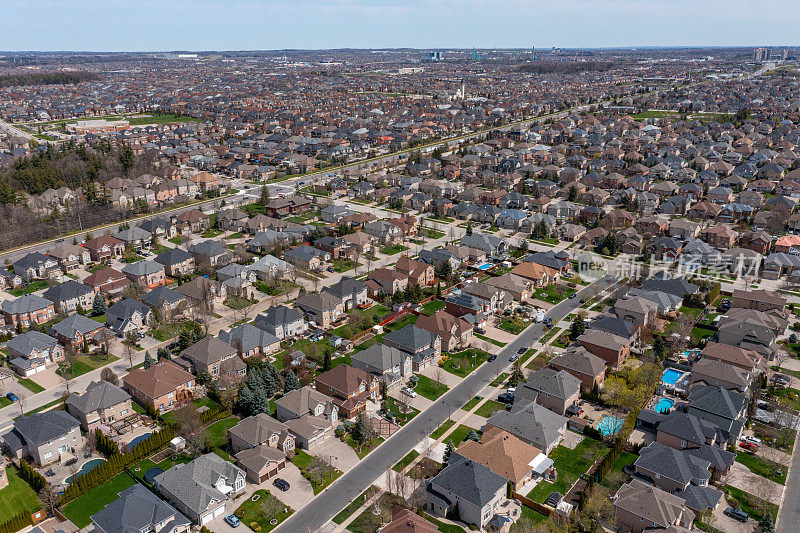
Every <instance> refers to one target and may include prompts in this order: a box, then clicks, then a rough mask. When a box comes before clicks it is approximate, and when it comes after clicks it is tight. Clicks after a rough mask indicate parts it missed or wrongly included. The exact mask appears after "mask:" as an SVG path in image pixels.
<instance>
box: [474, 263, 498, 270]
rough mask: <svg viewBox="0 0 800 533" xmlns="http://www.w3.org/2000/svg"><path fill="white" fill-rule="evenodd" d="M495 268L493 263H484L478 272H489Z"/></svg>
mask: <svg viewBox="0 0 800 533" xmlns="http://www.w3.org/2000/svg"><path fill="white" fill-rule="evenodd" d="M493 266H494V265H493V264H492V263H484V264H482V265H481V266H479V267H477V268H478V270H489V269H490V268H492V267H493Z"/></svg>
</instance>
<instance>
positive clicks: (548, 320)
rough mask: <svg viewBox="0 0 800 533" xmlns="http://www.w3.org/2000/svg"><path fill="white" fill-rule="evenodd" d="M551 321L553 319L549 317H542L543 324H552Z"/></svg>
mask: <svg viewBox="0 0 800 533" xmlns="http://www.w3.org/2000/svg"><path fill="white" fill-rule="evenodd" d="M552 323H553V319H552V318H551V317H547V318H545V319H544V324H545V325H547V324H552Z"/></svg>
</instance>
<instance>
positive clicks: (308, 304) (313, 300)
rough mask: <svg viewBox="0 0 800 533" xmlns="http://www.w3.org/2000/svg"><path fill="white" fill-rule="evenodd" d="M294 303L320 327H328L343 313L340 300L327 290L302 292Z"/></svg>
mask: <svg viewBox="0 0 800 533" xmlns="http://www.w3.org/2000/svg"><path fill="white" fill-rule="evenodd" d="M295 305H296V306H297V308H298V309H300V310H301V311H302V312H303V313H304V314H305V315H306V318H307V319H308V320H309V321H310V322H314V323H315V324H316V325H317V326H319V327H321V328H329V327H330V326H331V325H332V324H334V323H335V322H336V321H338V320H339V319H340V318H341V317H342V315H343V313H344V305H343V304H342V301H341V300H340V299H339V298H338V297H337V296H334V295H332V294H330V293H328V292H318V293H306V294H302V295H300V297H299V298H297V301H296V302H295Z"/></svg>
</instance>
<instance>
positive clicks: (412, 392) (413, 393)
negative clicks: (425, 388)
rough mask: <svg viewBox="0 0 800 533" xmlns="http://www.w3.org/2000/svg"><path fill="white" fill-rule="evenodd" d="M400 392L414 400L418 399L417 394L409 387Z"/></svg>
mask: <svg viewBox="0 0 800 533" xmlns="http://www.w3.org/2000/svg"><path fill="white" fill-rule="evenodd" d="M400 392H402V393H403V394H405V395H406V396H411V397H412V398H416V397H417V393H416V392H414V390H413V389H409V388H408V387H403V388H402V389H400Z"/></svg>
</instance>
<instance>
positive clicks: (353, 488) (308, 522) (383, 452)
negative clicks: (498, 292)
mask: <svg viewBox="0 0 800 533" xmlns="http://www.w3.org/2000/svg"><path fill="white" fill-rule="evenodd" d="M612 283H613V279H611V278H610V277H608V276H606V277H603V278H600V279H599V280H597V281H596V282H594V283H592V284H591V285H588V286H587V287H584V288H583V289H582V290H581V291H580V292H579V293H578V296H579V297H580V296H585V295H588V294H590V292H591V291H594V290H596V289H600V290H604V289H606V288H607V287H608V286H610V285H611V284H612ZM579 306H580V298H573V299H565V300H563V301H562V302H560V303H559V304H557V305H556V306H554V307H553V308H552V309H550V310H549V311H548V312H547V314H546V316H547V317H551V318H553V322H558V321H559V320H561V319H562V318H563V317H564V316H566V315H567V314H569V313H571V312H572V311H574V310H575V309H577V308H578V307H579ZM544 331H545V329H544V326H542V324H532V325H530V326H529V327H528V328H527V329H526V330H525V331H523V332H522V333H521V334H520V335H519V336H518V337H517V338H516V339H515V340H514V341H513V342H511V343H510V344H508V345H506V346H505V347H504V348H503V349H502V350H501V351H500V354H499V356H498V357H497V359H496V360H495V361H493V362H491V363H484V364H483V365H481V366H480V367H479V368H478V369H476V370H475V371H474V372H473V373H472V374H470V375H469V376H467V377H466V378H465V379H464V380H463V381H462V382H461V383H460V384H459V385H457V386H456V387H454V388H452V389H450V390H449V391H448V392H447V393H446V394H444V395H443V396H442V397H441V398H439V399H438V400H437V401H435V402H434V403H433V404H432V405H431V406H430V407H429V408H428V409H427V410H426V411H424V412H422V413H420V414H419V415H417V416H416V417H415V418H414V419H413V420H411V421H410V422H409V423H408V424H406V425H405V426H403V428H402V429H400V430H399V431H398V432H397V433H395V434H394V435H393V436H392V437H390V438H389V439H388V440H387V441H386V442H384V443H383V444H381V445H380V447H379V448H378V449H377V450H378V452H377V453H371V454H369V455H368V456H367V457H365V458H364V459H363V460H362V461H361V462H359V463H358V464H356V465H355V467H354V468H353V469H352V470H350V471H349V472H347V473H345V474H344V475H343V476H342V477H341V478H339V479H338V480H337V481H336V482H334V483H333V484H332V485H330V486H329V487H328V488H327V489H326V490H324V491H323V492H321V493H320V494H319V495H317V497H316V498H314V499H313V500H312V501H311V502H309V503H308V504H306V505H305V507H303V508H302V509H300V510H299V511H297V512H296V513H295V514H293V515H292V516H291V517H290V518H288V519H287V520H285V521H284V522H283V523H282V524H281V525H280V526H278V527H277V528H276V529H275V530H274V531H280V532H287V533H290V532H308V533H311V532H316V531H319V530H320V529H321V528H322V527H323V526H324V525H325V524H326V522H328V520H330V519H331V518H332V517H333V516H334V515H336V513H338V512H339V511H340V510H341V509H343V508H344V507H345V506H347V505H348V504H349V503H350V501H351V500H352V499H353V498H355V497H356V496H358V495H359V494H361V493H362V492H363V491H364V490H366V489H367V487H369V486H370V485H371V484H373V483H374V482H375V481H376V480H378V479H379V478H380V477H381V476H383V475H384V474H385V472H386V471H387V470H388V469H390V468H391V467H392V466H393V465H394V464H395V463H397V461H399V460H400V459H402V458H403V457H404V456H405V455H406V454H407V453H408V452H410V451H411V450H412V449H413V448H414V447H415V446H416V445H417V444H418V443H419V442H421V441H422V440H423V439H426V438H427V437H428V435H429V434H430V433H431V432H433V430H435V429H436V428H437V427H439V426H440V425H441V424H442V423H443V422H444V421H445V420H447V418H448V417H449V416H450V415H451V414H452V413H453V411H454V410H455V409H458V408H460V407H461V406H462V405H464V404H465V403H466V402H467V401H468V400H469V399H470V398H471V397H472V396H474V395H475V394H476V393H477V391H480V390H481V389H482V388H483V387H484V386H486V385H487V384H488V383H489V382H491V381H492V380H493V379H494V378H495V376H496V375H497V374H498V373H499V372H504V371H507V370H508V369H509V367H510V366H511V363H510V362H509V361H508V358H509V357H510V356H511V355H512V354H515V353H517V351H518V350H519V348H521V347H530V346H531V345H532V344H533V343H534V342H535V341H537V340H538V339H539V338H540V337H541V336H542V335H543V333H544Z"/></svg>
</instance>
